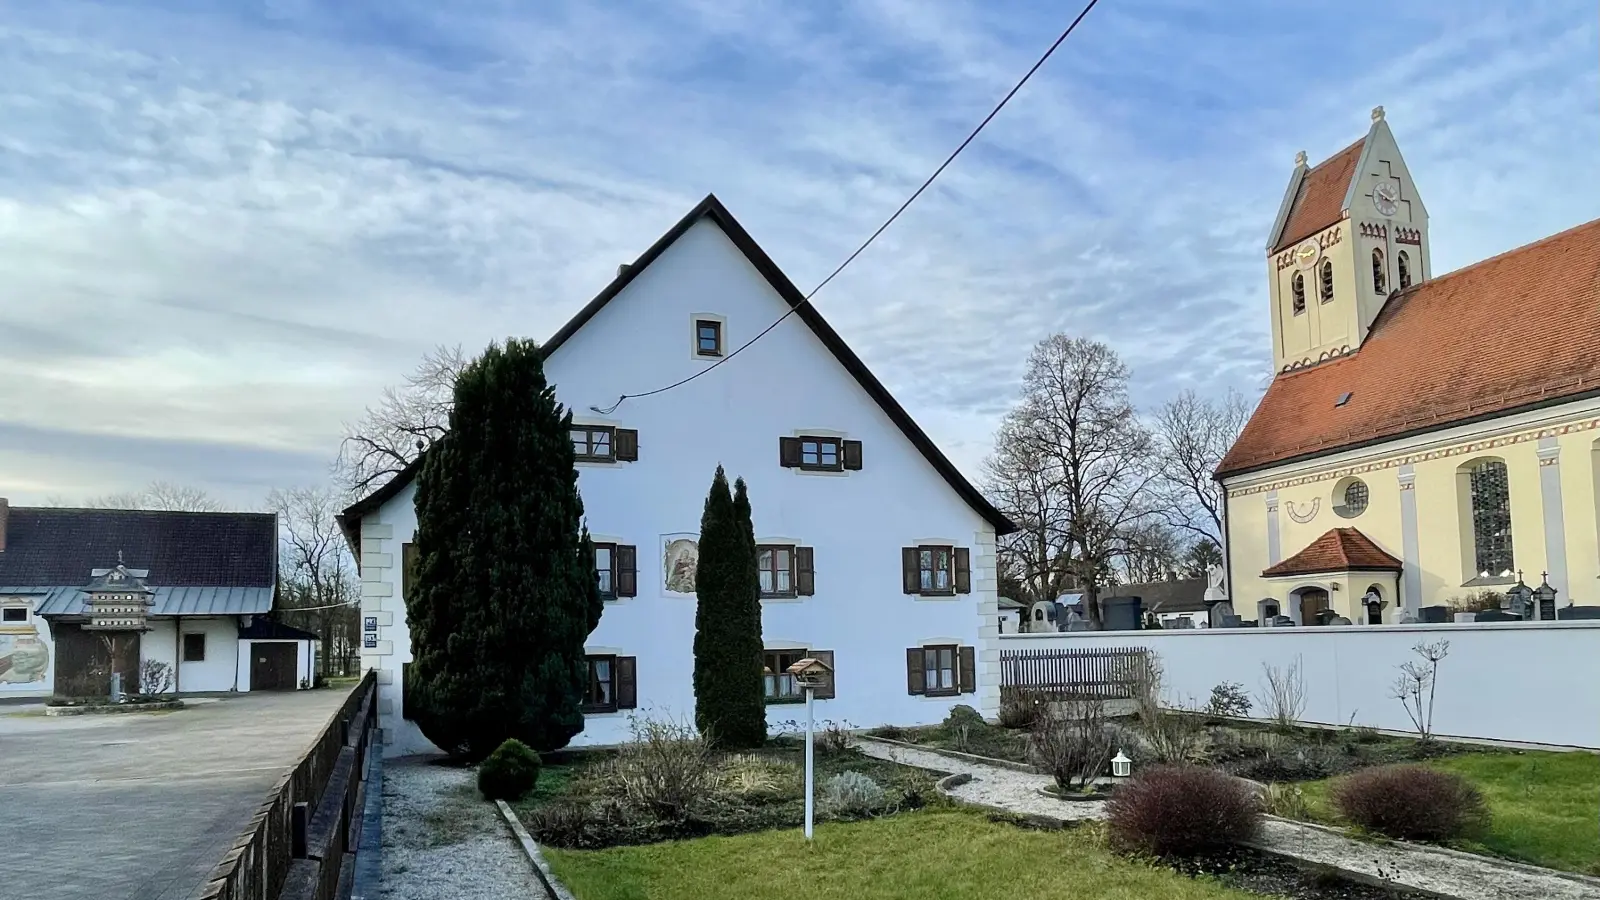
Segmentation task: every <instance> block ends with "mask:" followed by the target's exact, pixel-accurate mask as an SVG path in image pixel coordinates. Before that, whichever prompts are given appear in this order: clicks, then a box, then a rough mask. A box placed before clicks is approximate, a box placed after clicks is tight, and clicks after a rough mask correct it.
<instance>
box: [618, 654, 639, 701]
mask: <svg viewBox="0 0 1600 900" xmlns="http://www.w3.org/2000/svg"><path fill="white" fill-rule="evenodd" d="M612 677H614V678H616V679H617V683H616V684H614V685H612V687H613V688H614V689H615V690H616V692H617V709H634V708H635V707H637V706H638V705H639V658H638V657H637V656H619V657H617V661H616V664H615V666H614V667H613V669H612Z"/></svg>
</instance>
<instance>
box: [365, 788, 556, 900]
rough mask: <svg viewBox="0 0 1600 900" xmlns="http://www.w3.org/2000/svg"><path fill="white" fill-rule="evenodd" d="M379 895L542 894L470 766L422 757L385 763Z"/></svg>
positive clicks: (457, 898)
mask: <svg viewBox="0 0 1600 900" xmlns="http://www.w3.org/2000/svg"><path fill="white" fill-rule="evenodd" d="M379 896H381V897H383V898H385V900H547V898H548V897H549V895H548V894H547V893H545V890H544V886H543V885H541V884H540V883H539V881H538V880H537V879H536V878H535V877H534V875H533V867H532V864H531V863H529V862H528V858H527V857H526V856H525V855H523V852H522V848H521V847H519V846H518V845H517V842H516V840H515V839H514V838H512V836H511V831H510V829H509V828H507V826H506V823H505V821H504V820H503V819H501V818H500V813H499V812H498V811H497V810H496V809H495V807H494V805H493V804H491V803H486V802H484V801H483V800H482V799H481V798H480V797H479V796H478V793H477V788H476V785H475V784H474V781H473V771H472V770H471V769H457V768H450V767H447V766H434V765H429V764H428V762H427V760H426V759H425V758H420V757H412V758H408V759H399V760H393V761H386V762H385V763H384V767H383V887H382V890H381V891H380V894H379Z"/></svg>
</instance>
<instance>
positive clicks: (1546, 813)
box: [1303, 752, 1600, 875]
mask: <svg viewBox="0 0 1600 900" xmlns="http://www.w3.org/2000/svg"><path fill="white" fill-rule="evenodd" d="M1426 765H1429V766H1432V767H1434V768H1437V769H1442V770H1444V771H1447V772H1455V773H1457V774H1460V775H1463V776H1465V777H1466V778H1468V779H1469V780H1471V781H1472V783H1473V784H1475V785H1477V786H1478V789H1479V790H1481V791H1483V794H1484V797H1485V799H1487V800H1488V802H1489V811H1490V814H1491V815H1492V817H1493V820H1492V822H1491V824H1490V826H1489V833H1488V834H1486V835H1485V836H1483V838H1482V839H1481V840H1479V841H1476V842H1473V843H1464V844H1462V845H1460V846H1459V849H1462V850H1470V851H1474V852H1481V853H1489V854H1493V855H1497V856H1503V857H1506V858H1508V859H1514V860H1519V861H1521V862H1527V863H1532V864H1534V865H1539V866H1546V867H1549V868H1552V869H1563V870H1566V871H1569V872H1582V873H1587V874H1591V875H1600V836H1597V832H1596V828H1595V817H1596V815H1600V756H1596V755H1594V754H1592V753H1534V752H1529V753H1467V754H1462V755H1459V756H1451V757H1446V758H1444V759H1436V760H1432V761H1430V762H1428V763H1426ZM1331 784H1332V782H1331V781H1318V782H1311V783H1308V784H1305V785H1303V788H1304V790H1305V792H1306V798H1307V800H1308V801H1309V803H1310V806H1311V811H1312V817H1313V818H1316V819H1319V820H1323V821H1332V820H1333V819H1334V818H1335V816H1334V813H1333V810H1332V806H1331V804H1330V803H1329V802H1328V788H1329V786H1330V785H1331Z"/></svg>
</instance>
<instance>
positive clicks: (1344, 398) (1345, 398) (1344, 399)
mask: <svg viewBox="0 0 1600 900" xmlns="http://www.w3.org/2000/svg"><path fill="white" fill-rule="evenodd" d="M1354 393H1355V392H1354V391H1345V392H1344V393H1342V394H1340V395H1339V399H1338V400H1335V401H1334V403H1333V406H1334V408H1335V409H1337V408H1339V407H1341V406H1343V405H1345V404H1346V403H1349V402H1350V397H1351V396H1352V395H1353V394H1354Z"/></svg>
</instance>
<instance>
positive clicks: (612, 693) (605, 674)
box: [583, 656, 617, 712]
mask: <svg viewBox="0 0 1600 900" xmlns="http://www.w3.org/2000/svg"><path fill="white" fill-rule="evenodd" d="M584 662H585V663H586V664H587V666H588V680H587V681H586V682H585V687H584V691H583V711H584V712H616V710H617V681H616V678H617V658H616V657H615V656H588V657H584Z"/></svg>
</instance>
